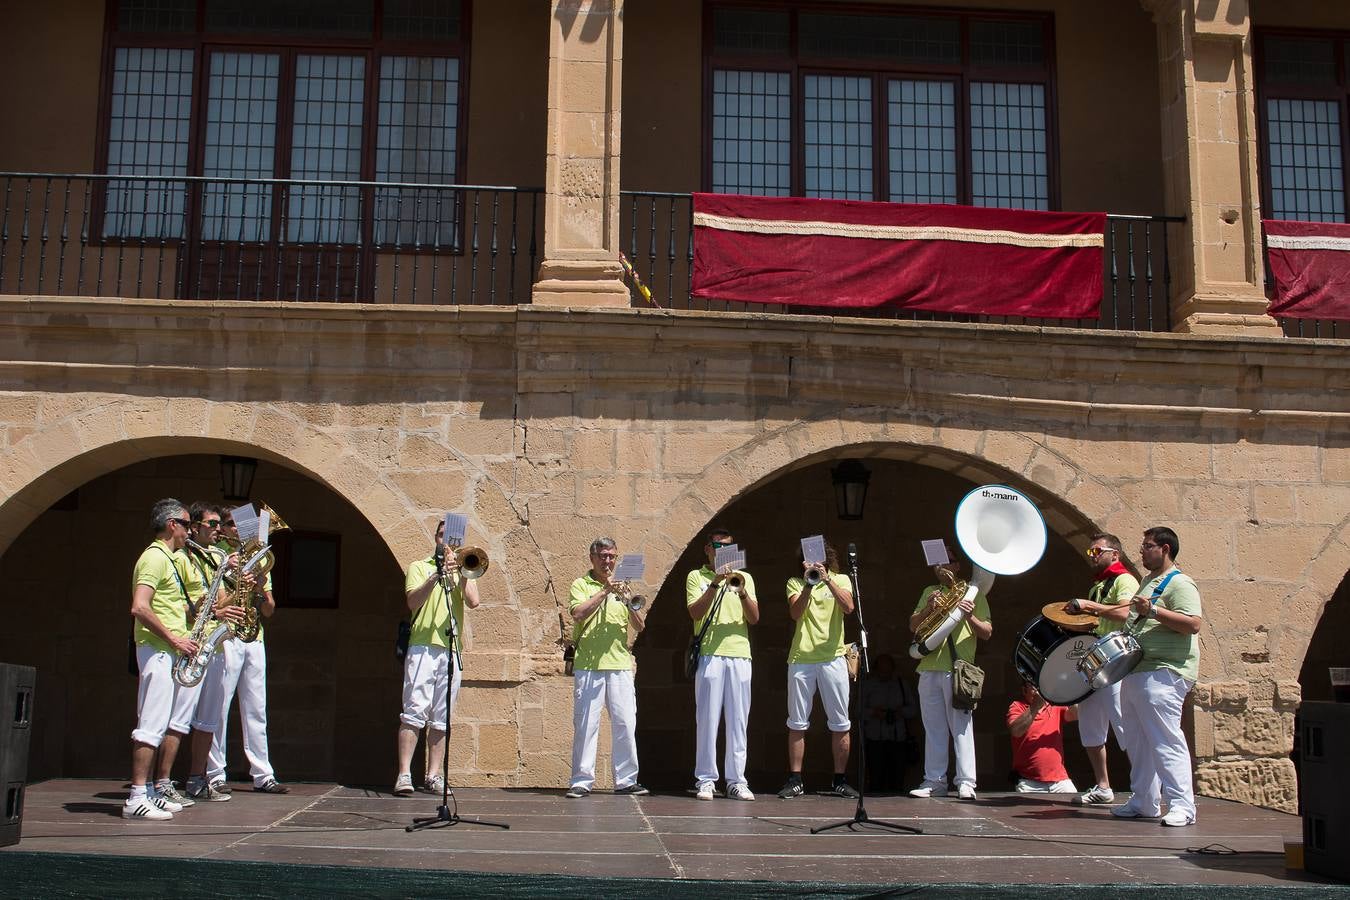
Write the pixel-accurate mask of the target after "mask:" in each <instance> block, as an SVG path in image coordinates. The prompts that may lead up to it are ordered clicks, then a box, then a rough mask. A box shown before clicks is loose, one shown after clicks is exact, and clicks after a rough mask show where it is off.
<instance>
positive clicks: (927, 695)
mask: <svg viewBox="0 0 1350 900" xmlns="http://www.w3.org/2000/svg"><path fill="white" fill-rule="evenodd" d="M947 558H948V559H949V560H951V562H949V563H947V564H946V565H944V566H935V567H934V568H933V572H934V574H935V575H938V580H939V581H941V580H942V577H941V570H943V569H945V570H946V571H947V572H948V573H949V574H950V575H951V576H952V577H953V578H959V577H960V563H959V562H957V556H956V554H955V553H954V552H953V551H952V548H951V546H950V545H948V547H947ZM939 590H940V587H939V585H937V584H930V585H929V586H928V587H926V588H924V589H923V591H922V592H921V593H920V594H919V602H918V603H917V604H916V605H915V607H914V613H913V614H912V615H911V616H910V617H909V630H910V631H911V632H917V631H918V630H919V626H920V625H921V624H922V623H923V620H924V619H925V618H927V617H928V615H929V614H930V613H932V612H933V611H934V609H935V608H936V607H937V600H938V592H939ZM958 606H959V608H960V609H961V610H962V611H963V612H964V613H965V618H964V619H962V620H961V623H960V624H959V625H957V626H956V628H955V629H954V630H953V631H952V633H951V635H950V638H951V642H952V643H954V644H955V645H956V653H957V655H958V656H960V657H961V658H962V659H963V660H965V661H966V662H968V663H972V664H973V663H974V662H975V646H976V642H977V641H987V640H989V638H990V637H992V636H993V634H994V626H993V624H992V621H991V618H990V615H989V598H988V597H986V596H985V595H984V592H983V591H979V592H977V593H976V594H975V599H974V600H965V599H963V600H962V601H961V602H960V603H959V604H958ZM918 672H919V716H920V717H921V718H922V720H923V730H924V748H923V749H924V752H923V783H922V784H920V785H919V786H918V787H917V788H915V789H914V790H912V791H910V792H909V795H910V796H911V797H919V798H925V797H945V796H946V795H947V762H948V758H949V757H948V741H949V740H950V742H951V745H952V746H954V747H955V748H956V779H955V783H956V793H957V796H958V797H960V798H961V799H962V800H974V799H975V774H976V773H975V725H974V720H973V715H972V712H971V710H968V709H956V708H955V707H953V706H952V654H951V650H950V645H949V644H948V642H947V641H943V642H942V643H941V644H939V645H938V647H937V649H935V650H934V651H933V652H932V653H930V654H928V655H927V656H925V657H924V658H923V659H922V660H920V662H919V665H918Z"/></svg>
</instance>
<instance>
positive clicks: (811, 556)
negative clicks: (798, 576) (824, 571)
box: [802, 534, 825, 563]
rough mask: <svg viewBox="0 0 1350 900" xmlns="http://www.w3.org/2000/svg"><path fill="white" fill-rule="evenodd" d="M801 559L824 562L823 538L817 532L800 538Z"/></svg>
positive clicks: (810, 561)
mask: <svg viewBox="0 0 1350 900" xmlns="http://www.w3.org/2000/svg"><path fill="white" fill-rule="evenodd" d="M802 559H804V560H806V561H807V562H809V563H823V562H825V538H824V537H823V536H821V535H819V534H813V535H811V536H810V537H804V538H802Z"/></svg>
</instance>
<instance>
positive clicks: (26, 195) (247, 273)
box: [0, 172, 543, 304]
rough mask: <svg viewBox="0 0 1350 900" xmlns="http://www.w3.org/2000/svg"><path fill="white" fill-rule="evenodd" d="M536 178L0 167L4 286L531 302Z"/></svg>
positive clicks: (5, 289)
mask: <svg viewBox="0 0 1350 900" xmlns="http://www.w3.org/2000/svg"><path fill="white" fill-rule="evenodd" d="M542 198H543V190H542V189H540V188H517V187H499V186H489V185H444V184H414V183H383V182H370V181H306V180H296V179H290V180H288V179H277V178H212V177H188V176H182V177H167V176H158V175H154V176H150V175H67V174H52V173H17V172H9V173H0V294H36V295H43V294H56V295H74V296H121V297H154V298H172V299H202V300H214V299H219V300H300V301H313V300H329V301H357V302H374V303H425V304H514V303H527V302H529V297H530V289H531V285H532V284H533V281H534V277H535V272H536V269H537V267H538V263H539V254H540V251H541V250H542V248H543V199H542Z"/></svg>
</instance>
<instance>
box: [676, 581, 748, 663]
mask: <svg viewBox="0 0 1350 900" xmlns="http://www.w3.org/2000/svg"><path fill="white" fill-rule="evenodd" d="M736 574H737V575H740V576H741V577H742V578H744V579H745V592H746V593H747V594H749V595H750V597H751V598H752V599H753V598H754V596H755V579H753V578H751V577H750V573H749V572H741V571H739V570H738V571H737V572H736ZM716 577H717V573H716V572H714V571H713V570H712V569H710V568H708V567H707V566H704V567H703V568H701V569H695V570H694V571H692V572H690V573H689V575H688V577H686V578H685V579H684V604H685V606H686V607H689V606H693V605H694V604H695V603H697V602H698V598H699V597H702V596H703V592H704V591H706V590H707V589H708V585H710V584H712V580H713V579H714V578H716ZM724 583H725V582H724ZM716 602H717V593H716V592H715V591H714V592H713V599H712V600H711V601H710V603H709V606H708V609H707V611H706V612H704V613H703V615H701V616H699V619H698V621H697V622H695V623H694V634H695V635H697V634H698V633H699V632H700V631H701V630H702V629H703V623H704V622H706V621H708V616H709V615H710V614H711V613H712V604H713V603H716ZM749 624H750V623H749V622H746V621H745V606H744V605H743V604H742V603H741V598H740V596H739V595H738V594H737V592H736V591H733V590H732V589H731V588H727V589H726V592H725V593H724V594H723V595H722V603H721V605H720V606H719V607H718V608H717V618H716V619H715V620H714V621H713V623H712V624H711V625H709V626H708V632H707V633H706V634H704V635H703V643H702V644H701V645H700V646H699V655H701V656H730V657H733V658H735V659H749V658H750V628H749Z"/></svg>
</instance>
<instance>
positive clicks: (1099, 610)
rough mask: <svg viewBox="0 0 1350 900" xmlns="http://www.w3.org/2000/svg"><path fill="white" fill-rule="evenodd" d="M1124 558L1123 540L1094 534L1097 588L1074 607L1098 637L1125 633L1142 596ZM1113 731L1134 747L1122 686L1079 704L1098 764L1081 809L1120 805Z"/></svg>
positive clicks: (1086, 740)
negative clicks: (1110, 743)
mask: <svg viewBox="0 0 1350 900" xmlns="http://www.w3.org/2000/svg"><path fill="white" fill-rule="evenodd" d="M1123 555H1124V553H1123V550H1122V548H1121V544H1120V538H1118V537H1116V536H1115V535H1114V534H1106V533H1099V534H1094V535H1093V536H1092V544H1091V546H1089V547H1088V549H1087V556H1088V565H1090V566H1091V567H1092V573H1093V584H1092V587H1091V588H1090V589H1089V590H1088V595H1087V599H1086V600H1072V601H1070V603H1071V604H1072V605H1073V606H1076V607H1077V608H1078V609H1079V610H1081V611H1083V612H1085V613H1090V614H1092V615H1094V616H1097V617H1098V620H1099V621H1098V624H1097V632H1096V634H1097V637H1104V636H1105V635H1108V634H1110V633H1111V632H1113V631H1119V630H1120V629H1121V628H1123V627H1124V625H1125V617H1126V616H1128V615H1129V614H1130V603H1129V601H1130V598H1131V597H1133V596H1134V594H1135V592H1136V591H1137V590H1139V579H1138V578H1135V577H1134V576H1133V575H1132V574H1130V570H1129V569H1127V568H1125V564H1124V562H1123ZM1108 729H1114V730H1115V732H1116V742H1117V743H1119V744H1120V746H1121V747H1122V748H1124V747H1127V746H1129V745H1128V744H1127V743H1126V740H1127V738H1126V732H1127V729H1126V727H1125V723H1124V720H1123V719H1122V717H1121V712H1120V682H1119V681H1117V682H1116V683H1114V684H1110V685H1107V686H1106V687H1104V688H1102V689H1101V690H1098V691H1093V692H1092V693H1091V694H1088V696H1087V697H1085V698H1084V699H1083V700H1081V701H1080V702H1079V703H1078V737H1079V739H1080V740H1081V741H1082V742H1083V749H1084V750H1085V751H1086V752H1087V756H1088V760H1089V761H1090V762H1091V763H1092V774H1093V775H1094V776H1096V778H1097V783H1096V784H1095V785H1093V787H1092V789H1091V790H1089V791H1087V792H1086V793H1084V794H1080V795H1079V796H1078V799H1077V802H1078V803H1079V804H1081V805H1084V806H1090V805H1093V804H1102V803H1110V802H1111V801H1113V800H1114V799H1115V796H1116V795H1115V792H1114V791H1112V790H1111V778H1110V775H1109V774H1108V773H1107V769H1106V736H1107V730H1108Z"/></svg>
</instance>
